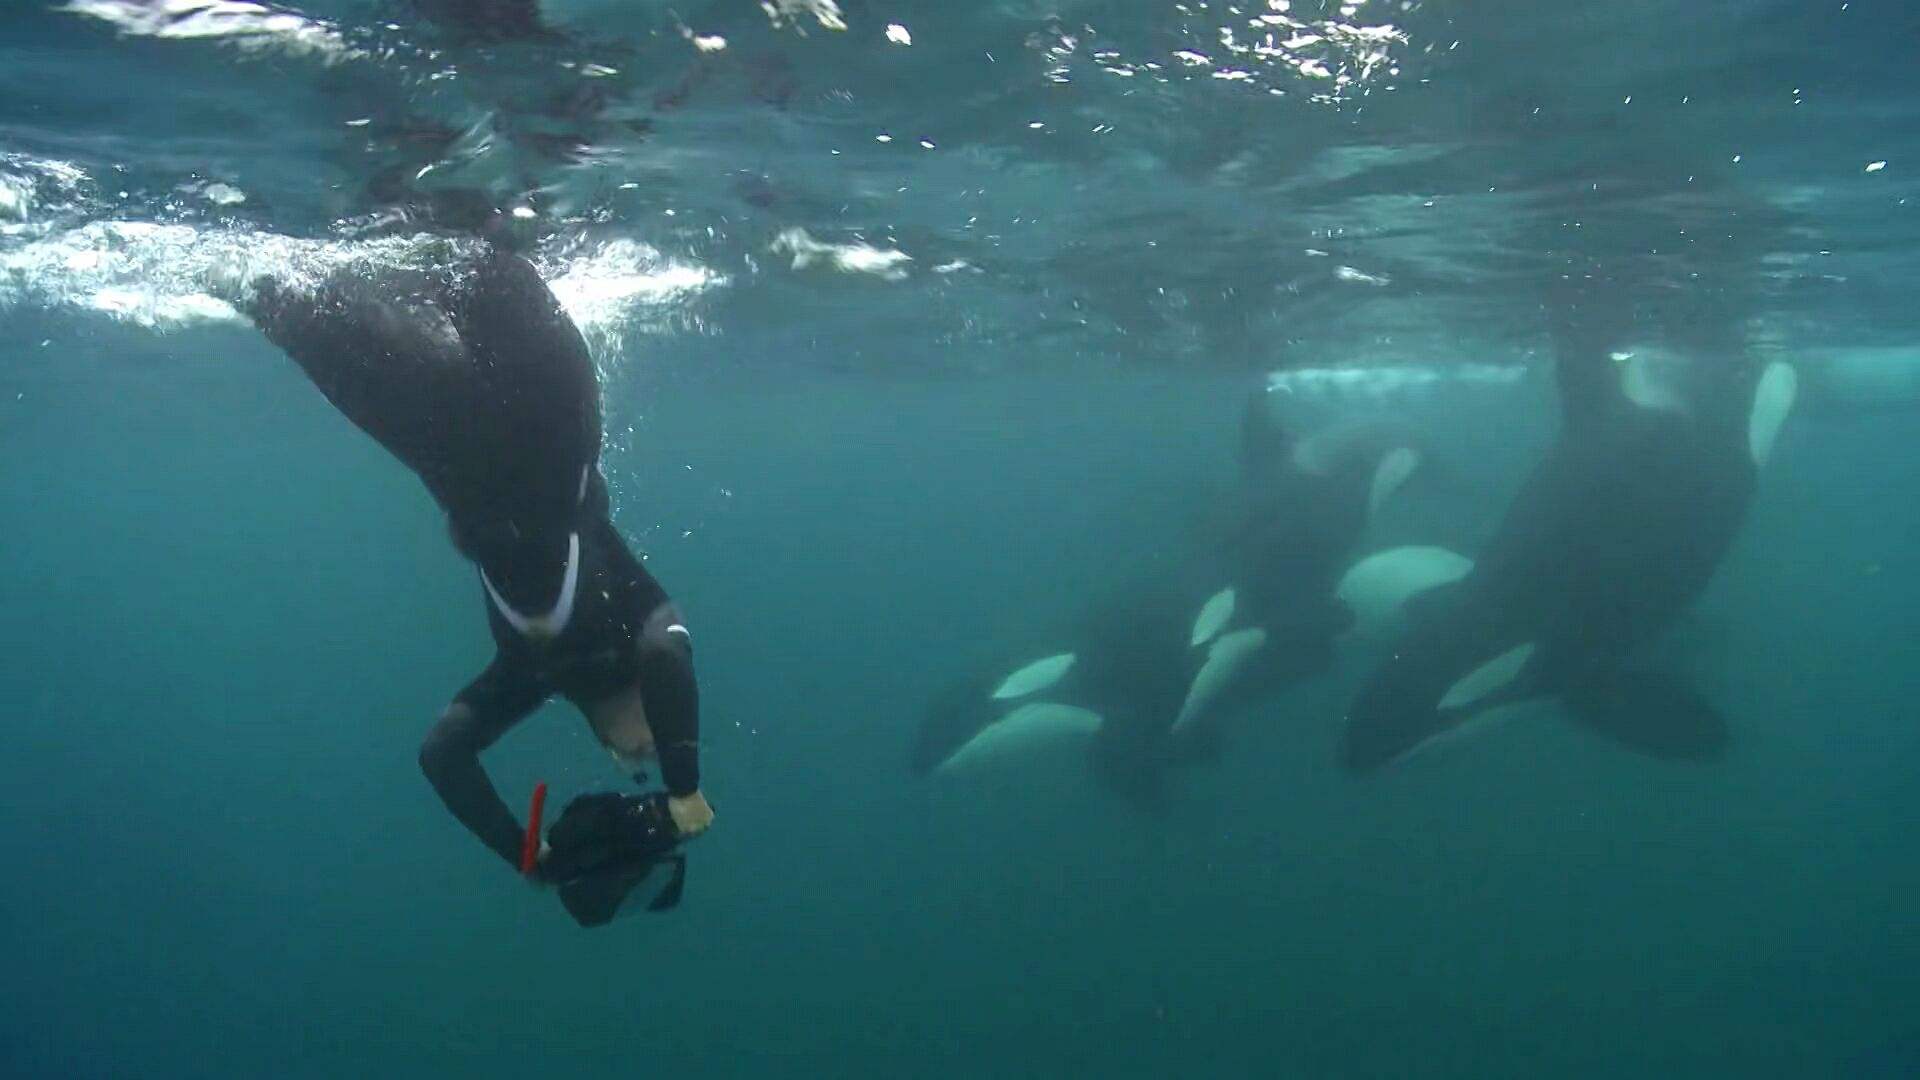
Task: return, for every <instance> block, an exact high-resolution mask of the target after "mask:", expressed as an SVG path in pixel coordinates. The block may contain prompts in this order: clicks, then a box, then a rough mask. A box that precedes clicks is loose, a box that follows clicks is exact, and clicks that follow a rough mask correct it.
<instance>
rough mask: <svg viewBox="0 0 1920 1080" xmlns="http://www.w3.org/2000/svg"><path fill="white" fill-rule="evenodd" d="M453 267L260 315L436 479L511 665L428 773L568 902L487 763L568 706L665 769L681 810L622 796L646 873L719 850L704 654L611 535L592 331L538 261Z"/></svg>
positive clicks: (479, 680) (337, 285)
mask: <svg viewBox="0 0 1920 1080" xmlns="http://www.w3.org/2000/svg"><path fill="white" fill-rule="evenodd" d="M453 250H454V252H455V256H454V257H453V258H452V259H450V260H447V262H446V264H445V265H440V266H436V267H433V268H431V269H411V268H409V269H399V268H395V267H379V268H365V267H361V268H347V269H342V270H339V271H337V272H335V273H333V274H332V275H330V276H328V277H327V278H325V279H324V280H323V281H321V282H320V283H319V284H318V285H316V286H310V287H295V286H292V285H289V284H285V283H282V282H279V281H276V280H274V279H271V278H263V279H260V280H259V281H256V282H254V283H253V285H252V287H251V290H250V291H251V295H250V296H245V297H243V298H242V305H243V307H244V308H245V310H246V311H247V312H248V314H249V315H250V316H251V317H252V319H253V321H254V322H255V324H256V325H258V326H259V328H260V330H261V331H262V332H263V333H264V334H265V335H266V336H267V338H268V339H269V340H271V341H273V343H274V344H276V345H278V346H279V347H280V348H281V349H283V350H285V351H286V353H287V354H288V355H289V356H290V357H292V358H293V360H294V361H295V363H297V364H299V365H300V367H301V369H302V370H303V371H305V372H306V374H307V376H308V377H309V378H310V379H311V380H312V381H313V383H314V385H315V386H316V387H318V388H319V389H320V391H321V393H322V394H324V395H326V398H327V400H328V401H330V402H331V403H332V404H333V405H334V407H335V408H337V409H339V410H340V412H341V413H343V414H344V415H345V416H346V417H347V419H349V420H350V421H352V422H353V423H354V424H355V425H356V426H358V427H359V428H360V429H361V430H363V431H365V432H366V433H367V434H368V435H370V436H372V437H373V438H374V439H375V440H376V441H378V442H379V443H380V445H381V446H383V447H385V448H386V449H387V450H388V451H389V452H390V453H392V454H393V455H394V456H395V457H396V458H398V459H399V460H400V461H401V462H402V463H403V464H405V465H406V466H407V467H408V468H410V469H412V470H413V471H414V472H415V473H416V474H417V475H418V476H419V477H420V479H421V481H422V482H423V483H424V484H425V485H426V488H427V490H428V492H429V493H430V494H431V495H432V496H433V498H434V500H435V501H436V502H437V503H438V504H439V506H440V508H441V509H442V510H443V511H444V512H445V513H446V516H447V524H448V528H449V532H450V534H451V538H452V541H453V544H454V546H455V547H456V548H457V549H458V550H459V551H460V553H461V554H462V555H464V556H465V557H466V558H467V559H469V560H471V561H472V562H473V563H474V564H475V566H476V567H477V570H478V577H479V581H478V583H477V587H478V591H479V592H480V594H481V601H482V603H483V604H484V605H485V607H486V611H487V621H488V625H489V627H490V629H491V631H492V636H493V640H494V643H495V646H496V651H495V654H494V657H493V660H492V662H491V663H490V664H488V665H487V667H486V669H485V670H484V671H482V672H481V673H480V674H479V676H478V677H476V678H475V679H474V680H473V681H472V682H471V683H469V684H468V685H467V687H466V688H465V689H463V690H461V691H460V692H459V693H458V694H456V695H455V696H454V698H453V702H452V704H450V705H448V706H447V708H446V711H445V712H444V713H443V714H442V715H441V717H440V719H439V722H438V723H436V724H435V725H434V726H433V728H432V730H431V731H429V732H428V734H427V737H426V740H425V742H424V743H423V744H422V746H421V748H420V767H421V769H422V771H423V772H425V774H426V777H427V779H428V781H430V782H431V783H432V785H433V788H434V790H435V791H436V792H437V793H438V794H439V796H440V798H441V800H442V801H444V802H445V803H446V806H447V809H448V810H449V811H451V812H452V813H453V816H454V817H456V818H458V819H459V821H460V822H461V823H462V824H463V825H465V826H466V827H467V829H468V830H469V831H471V832H472V833H473V834H474V836H476V837H478V838H479V840H480V842H481V843H482V844H484V845H486V847H487V848H488V849H489V850H491V851H493V852H494V853H495V854H497V855H499V856H500V857H501V858H502V859H504V860H506V861H507V863H508V864H509V865H511V866H514V867H516V869H522V870H523V871H524V872H527V873H528V875H529V876H530V877H532V878H534V879H535V880H539V881H546V882H553V883H559V882H560V881H562V880H564V875H562V874H561V873H560V860H556V859H555V858H554V857H553V854H554V853H553V852H549V853H548V854H547V855H546V856H544V857H541V858H538V859H533V860H530V861H529V860H528V859H527V856H528V855H529V851H528V848H529V844H528V840H527V837H526V836H524V835H523V831H522V826H521V825H520V823H519V822H518V821H517V820H516V819H515V817H514V814H513V812H512V811H511V810H509V809H508V808H507V806H506V804H505V803H503V802H502V801H501V799H500V796H499V794H498V793H497V792H496V791H495V790H494V787H493V784H492V782H491V781H490V780H489V778H488V776H487V773H486V771H485V770H484V769H483V768H482V767H481V764H480V754H481V752H482V751H484V750H486V749H487V748H488V747H490V746H492V745H493V744H494V743H495V742H496V741H497V740H498V739H499V738H500V737H501V736H502V735H504V734H505V733H506V732H507V731H508V730H509V729H511V728H512V727H513V726H514V725H515V724H517V723H519V722H520V721H521V720H523V719H524V718H526V717H527V716H528V715H529V714H530V713H532V712H533V711H534V710H535V709H536V708H538V707H539V706H540V705H541V704H542V703H543V702H545V701H546V700H547V699H548V698H550V697H552V696H553V695H556V694H558V695H560V696H562V697H565V698H566V699H567V700H568V701H570V702H572V703H573V705H574V706H576V707H577V708H578V709H579V710H580V712H581V713H583V714H584V715H585V717H586V720H587V723H588V725H589V726H590V727H591V728H592V730H593V733H594V735H595V736H596V737H597V738H598V739H599V741H600V742H601V743H602V744H603V745H605V746H606V747H607V748H608V749H609V750H610V751H612V753H613V754H614V756H615V757H616V759H617V760H619V761H620V762H621V763H622V764H623V765H624V766H627V767H628V768H629V769H637V768H638V766H639V764H640V763H641V762H643V761H646V760H652V761H656V762H657V763H658V766H659V770H660V774H661V778H662V780H663V781H664V783H665V788H666V791H665V794H664V796H656V797H655V798H652V799H642V798H639V797H621V798H626V799H628V800H629V801H630V802H631V803H632V804H633V805H632V810H633V812H634V813H635V814H639V815H643V816H644V815H645V814H649V813H650V814H652V815H653V817H652V818H651V819H650V820H651V821H652V823H653V826H654V827H653V829H652V831H651V832H650V833H647V835H648V836H649V837H651V839H650V840H648V843H650V844H652V845H653V848H654V850H650V851H648V852H646V853H644V854H646V855H648V856H652V855H658V854H661V853H663V852H664V851H665V850H666V849H667V848H669V847H670V846H671V845H672V844H675V843H678V842H679V841H681V840H684V839H689V838H692V837H695V836H698V835H700V834H701V833H702V832H704V831H705V830H706V829H707V827H708V826H709V825H710V824H711V823H712V821H713V810H712V808H711V807H710V806H709V805H708V803H707V800H706V798H705V797H704V795H703V794H702V792H701V788H700V756H699V735H700V719H699V692H698V684H697V683H696V681H695V678H694V669H693V645H692V639H691V637H690V635H689V633H688V630H687V627H686V624H685V621H684V619H683V618H682V617H681V614H680V611H679V609H678V608H677V607H676V606H675V605H674V603H673V601H672V600H671V599H669V598H668V596H667V594H666V591H665V590H664V589H662V588H661V586H660V584H659V583H658V582H657V581H655V580H654V579H653V577H652V575H650V574H648V573H647V571H646V569H645V568H644V567H643V566H642V565H641V564H640V561H639V560H638V559H637V558H635V557H634V555H633V553H632V552H631V551H630V550H629V549H628V547H627V544H626V542H625V541H624V540H623V539H622V537H621V536H620V533H619V531H618V530H617V529H616V528H615V527H614V524H613V521H612V519H611V516H610V510H609V506H608V496H607V488H606V482H605V480H604V479H603V478H602V476H601V473H600V467H599V461H600V444H601V416H600V387H599V382H598V380H597V378H596V375H595V372H594V367H593V364H592V361H591V359H590V358H589V356H588V353H587V347H586V344H585V342H584V341H583V340H582V339H581V336H580V332H579V330H578V329H577V328H576V327H575V326H574V324H573V323H572V321H571V320H569V319H568V317H567V315H566V314H565V312H563V311H562V310H561V308H560V304H559V302H558V301H557V300H556V299H555V298H554V295H553V293H552V291H551V290H549V289H548V288H547V285H546V283H545V282H544V281H542V280H541V279H540V276H539V274H538V273H536V272H535V270H534V268H533V267H532V265H530V264H529V263H528V262H527V261H526V260H525V259H523V258H521V257H519V256H517V255H513V254H510V253H508V252H506V251H503V250H500V249H498V248H496V247H495V246H493V245H492V244H490V243H484V242H482V243H475V244H462V243H456V244H455V245H454V246H453ZM572 809H573V808H572V807H569V811H570V812H571V811H572ZM583 813H584V811H583ZM564 820H565V818H564V817H563V821H564ZM669 826H670V828H669ZM561 831H562V830H561V829H560V826H559V825H558V824H556V826H555V834H554V837H557V836H558V835H559V834H560V833H561ZM572 831H573V832H575V833H578V832H580V830H579V829H574V830H572ZM554 837H550V839H554ZM560 846H561V845H559V844H556V845H555V849H556V850H557V849H558V848H559V847H560ZM567 861H570V862H573V863H578V861H579V860H578V859H577V858H573V857H571V856H570V858H569V860H567ZM523 863H524V864H527V865H523ZM570 909H571V905H570Z"/></svg>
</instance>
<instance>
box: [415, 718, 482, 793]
mask: <svg viewBox="0 0 1920 1080" xmlns="http://www.w3.org/2000/svg"><path fill="white" fill-rule="evenodd" d="M472 720H473V710H471V709H469V708H467V706H465V705H462V704H460V703H459V702H455V703H453V704H452V705H449V706H447V711H446V712H444V713H441V714H440V719H439V721H438V722H437V723H435V724H434V725H433V728H432V729H431V730H429V731H428V732H427V737H426V738H425V739H422V740H421V741H420V771H421V772H422V773H425V774H426V777H427V779H428V780H436V779H438V778H439V777H442V776H445V775H446V774H447V772H448V771H449V770H451V769H453V768H454V767H455V766H456V765H458V764H459V762H460V760H461V759H462V758H467V757H473V756H475V755H476V753H477V751H476V750H475V749H474V747H473V740H472V739H470V738H468V737H467V734H466V725H467V724H469V723H470V722H472Z"/></svg>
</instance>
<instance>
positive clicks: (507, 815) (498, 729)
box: [420, 656, 547, 870]
mask: <svg viewBox="0 0 1920 1080" xmlns="http://www.w3.org/2000/svg"><path fill="white" fill-rule="evenodd" d="M546 697H547V691H546V689H545V687H544V686H542V685H541V684H540V683H539V681H538V680H537V679H535V678H533V677H532V676H531V675H530V674H528V673H525V672H522V671H521V670H520V669H519V668H518V667H517V665H515V664H513V663H512V662H511V661H510V660H509V659H508V658H506V657H504V656H495V657H494V660H493V663H491V664H489V665H488V666H487V670H486V671H484V672H482V673H481V674H480V677H479V678H477V679H475V680H474V681H473V682H472V683H470V684H469V685H468V686H467V688H466V689H465V690H462V691H461V692H460V693H459V695H458V696H457V697H455V698H454V700H453V704H451V705H449V706H447V711H446V712H445V713H442V714H441V716H440V721H439V722H438V723H436V724H434V725H433V730H432V731H429V732H428V733H427V738H426V741H425V742H423V743H421V745H420V771H422V772H424V773H426V775H427V781H428V782H429V783H431V784H432V785H433V789H434V791H436V792H438V793H439V795H440V801H441V802H444V803H446V804H447V809H448V810H449V811H451V812H452V813H453V816H454V817H456V818H458V819H460V823H461V824H462V825H465V826H466V827H467V830H468V831H469V832H471V833H473V835H474V836H476V837H478V838H479V839H480V842H481V843H483V844H485V845H487V847H489V848H491V849H493V852H494V854H496V855H499V856H500V857H501V858H503V859H505V860H506V861H507V863H508V865H510V866H512V867H514V868H515V869H516V870H517V869H519V866H520V848H521V844H522V842H523V834H522V832H521V828H520V822H519V821H518V820H517V819H515V818H514V816H513V811H511V810H509V809H507V804H506V803H504V802H502V801H501V800H500V795H499V793H498V792H496V791H494V789H493V781H492V780H491V779H489V778H488V777H487V771H486V770H485V769H484V768H482V767H481V765H480V753H481V751H483V750H485V749H486V748H487V747H489V746H492V745H493V744H494V743H495V742H497V741H498V740H499V738H500V736H502V735H504V734H506V733H507V731H508V729H510V728H512V727H513V725H515V724H517V723H519V722H520V721H521V720H523V719H525V718H526V716H527V714H528V713H531V712H532V711H533V710H534V709H536V708H538V707H539V705H540V703H541V702H542V701H544V700H545V699H546Z"/></svg>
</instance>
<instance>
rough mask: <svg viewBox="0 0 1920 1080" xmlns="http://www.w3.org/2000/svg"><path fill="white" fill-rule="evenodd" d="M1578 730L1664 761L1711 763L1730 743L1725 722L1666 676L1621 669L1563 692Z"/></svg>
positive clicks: (1679, 680) (1695, 693)
mask: <svg viewBox="0 0 1920 1080" xmlns="http://www.w3.org/2000/svg"><path fill="white" fill-rule="evenodd" d="M1563 698H1564V700H1565V702H1566V705H1567V711H1568V712H1569V713H1571V714H1572V716H1573V717H1574V719H1575V720H1577V721H1578V722H1579V723H1580V724H1581V726H1583V727H1586V728H1589V729H1591V730H1593V731H1595V732H1598V733H1599V734H1601V735H1604V736H1606V737H1607V738H1609V739H1611V740H1613V741H1614V742H1616V743H1619V744H1620V745H1621V746H1624V747H1626V748H1627V749H1629V750H1633V751H1636V752H1638V753H1641V754H1645V755H1647V756H1648V757H1655V758H1660V759H1662V760H1665V761H1713V760H1716V759H1718V758H1721V757H1723V756H1725V754H1726V752H1727V746H1728V744H1729V743H1730V742H1731V741H1732V734H1731V729H1730V727H1729V726H1728V724H1727V720H1726V717H1724V716H1722V715H1721V714H1720V712H1719V710H1717V709H1715V708H1714V707H1713V705H1712V704H1711V703H1710V702H1708V701H1707V699H1706V698H1704V697H1702V696H1701V695H1700V692H1699V691H1698V690H1695V689H1694V688H1693V687H1692V686H1690V685H1688V684H1687V682H1686V681H1685V680H1684V679H1682V678H1680V677H1679V676H1678V675H1675V674H1673V673H1671V672H1666V671H1659V670H1647V669H1638V668H1634V669H1621V670H1617V671H1613V672H1610V673H1609V674H1608V675H1607V676H1606V677H1604V678H1598V679H1592V680H1589V681H1587V682H1585V683H1583V684H1582V685H1580V686H1578V687H1576V688H1573V689H1570V690H1568V691H1566V692H1565V693H1564V695H1563Z"/></svg>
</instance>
